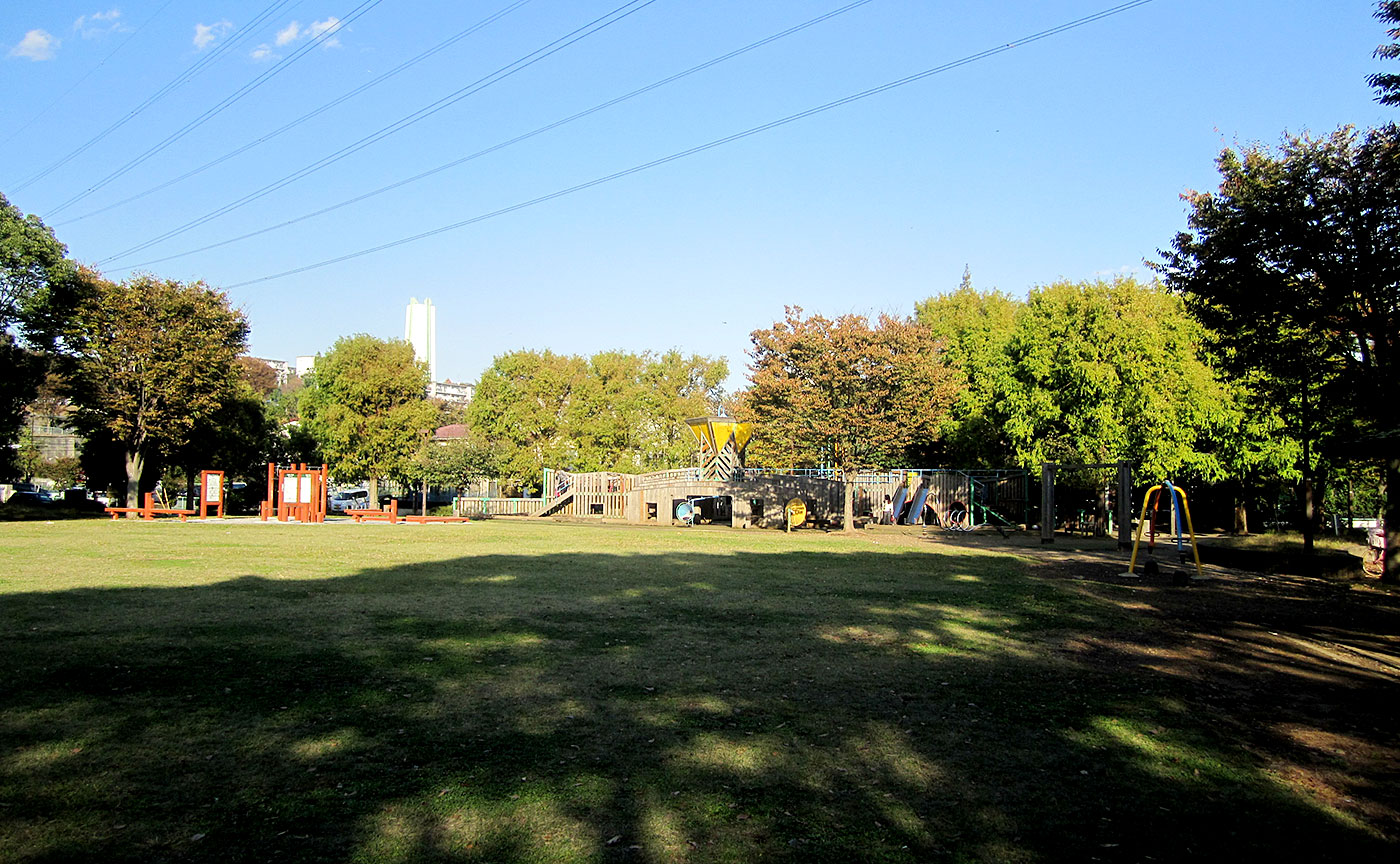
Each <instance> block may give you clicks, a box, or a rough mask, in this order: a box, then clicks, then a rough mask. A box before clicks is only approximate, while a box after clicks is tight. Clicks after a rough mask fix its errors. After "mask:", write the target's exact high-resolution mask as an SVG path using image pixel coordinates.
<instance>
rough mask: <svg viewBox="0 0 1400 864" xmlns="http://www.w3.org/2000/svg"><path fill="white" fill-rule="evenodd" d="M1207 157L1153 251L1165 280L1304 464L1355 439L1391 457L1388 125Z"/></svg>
mask: <svg viewBox="0 0 1400 864" xmlns="http://www.w3.org/2000/svg"><path fill="white" fill-rule="evenodd" d="M1217 165H1218V167H1219V170H1220V175H1221V183H1220V188H1219V190H1218V191H1216V192H1193V193H1190V194H1188V195H1187V196H1186V200H1187V203H1188V205H1189V212H1188V217H1187V224H1188V229H1187V230H1186V231H1183V232H1181V233H1179V234H1177V236H1176V238H1175V239H1174V240H1173V243H1172V248H1171V249H1170V250H1168V251H1166V252H1163V253H1162V258H1163V260H1162V263H1161V264H1160V265H1158V266H1159V269H1160V270H1161V272H1162V273H1163V276H1164V278H1165V279H1166V282H1167V285H1168V286H1170V287H1171V288H1172V290H1174V291H1177V292H1179V293H1180V294H1181V295H1182V296H1183V297H1184V298H1185V299H1186V302H1187V304H1188V307H1189V308H1190V309H1191V310H1192V311H1193V312H1194V313H1195V314H1196V315H1197V316H1198V317H1199V318H1200V319H1201V320H1202V321H1203V322H1204V323H1205V324H1206V325H1207V326H1208V327H1210V328H1211V329H1212V330H1213V331H1215V333H1217V334H1218V336H1219V342H1218V347H1219V351H1218V354H1219V356H1220V357H1221V359H1222V362H1224V363H1226V364H1228V365H1229V366H1230V367H1231V368H1233V369H1234V370H1236V371H1237V372H1238V373H1240V374H1244V373H1249V374H1252V375H1253V376H1254V378H1255V383H1256V386H1257V387H1258V388H1259V391H1260V393H1261V394H1262V395H1263V396H1264V397H1265V398H1267V399H1268V400H1269V401H1270V402H1271V403H1272V404H1275V405H1278V406H1280V407H1281V408H1282V410H1283V411H1284V414H1285V416H1286V417H1287V419H1288V421H1289V424H1288V432H1289V434H1290V435H1291V436H1292V437H1294V438H1295V440H1297V441H1299V442H1300V443H1301V444H1302V446H1303V447H1304V448H1305V458H1304V459H1303V469H1304V471H1305V472H1307V477H1310V476H1311V473H1310V472H1311V471H1312V468H1313V466H1314V464H1315V462H1316V456H1317V453H1318V451H1319V450H1322V451H1326V450H1328V449H1331V450H1333V451H1334V452H1335V451H1337V450H1338V449H1345V450H1347V451H1349V452H1351V453H1359V452H1362V451H1361V450H1359V449H1358V448H1359V447H1361V446H1363V445H1362V442H1364V441H1366V440H1370V441H1371V442H1372V445H1371V452H1372V453H1373V455H1377V456H1381V455H1384V456H1386V457H1387V458H1390V459H1391V460H1392V464H1394V457H1395V450H1396V435H1397V426H1400V424H1397V412H1400V394H1398V393H1397V388H1400V383H1397V381H1396V375H1397V369H1396V350H1397V348H1400V344H1397V343H1400V128H1397V127H1396V126H1394V125H1393V124H1391V125H1387V126H1383V127H1380V128H1377V129H1371V130H1368V131H1366V132H1365V133H1361V132H1358V131H1357V130H1356V129H1354V128H1352V127H1343V128H1341V129H1338V130H1337V131H1335V132H1333V133H1331V134H1329V135H1326V136H1322V137H1316V138H1315V137H1312V136H1308V135H1300V136H1286V137H1285V138H1284V140H1283V142H1282V143H1281V145H1280V146H1279V147H1278V148H1277V149H1276V150H1271V149H1268V148H1265V147H1263V146H1259V145H1256V146H1252V147H1247V148H1243V149H1242V150H1240V151H1238V152H1237V151H1235V150H1233V149H1226V150H1225V151H1223V152H1222V153H1221V154H1220V157H1219V159H1218V160H1217ZM1387 442H1388V443H1387ZM1382 451H1384V452H1382ZM1390 488H1391V489H1392V490H1394V489H1395V488H1396V486H1395V485H1394V484H1392V485H1390ZM1397 499H1400V496H1397V495H1395V494H1394V493H1393V492H1392V494H1391V495H1390V500H1391V502H1392V503H1391V505H1390V508H1391V509H1390V514H1389V518H1388V520H1387V521H1388V524H1389V526H1390V530H1391V531H1395V530H1397V528H1400V510H1398V509H1397V508H1396V506H1395V502H1396V501H1397ZM1304 501H1305V506H1310V504H1311V484H1310V483H1309V482H1308V481H1307V479H1306V478H1305V490H1304ZM1307 515H1308V517H1309V518H1305V520H1304V524H1305V527H1306V528H1308V529H1310V528H1311V525H1312V521H1313V520H1312V519H1311V518H1310V517H1311V513H1309V514H1307ZM1306 536H1307V538H1308V539H1309V540H1310V539H1311V535H1310V534H1308V535H1306ZM1396 545H1397V544H1396V543H1395V542H1392V544H1391V553H1390V554H1391V556H1392V557H1393V555H1394V554H1395V553H1400V550H1397V549H1395V546H1396ZM1388 560H1389V559H1388ZM1394 566H1396V565H1395V563H1394V561H1391V563H1390V564H1389V565H1388V570H1387V572H1388V574H1393V573H1394V571H1393V570H1391V569H1390V568H1391V567H1394ZM1389 578H1397V577H1395V576H1393V575H1392V576H1390V577H1389Z"/></svg>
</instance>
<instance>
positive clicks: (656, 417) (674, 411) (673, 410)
mask: <svg viewBox="0 0 1400 864" xmlns="http://www.w3.org/2000/svg"><path fill="white" fill-rule="evenodd" d="M728 377H729V364H728V363H727V362H725V360H724V359H723V358H713V357H705V356H703V355H699V354H690V355H686V354H682V353H681V352H679V351H674V350H672V351H667V352H666V353H664V354H661V355H659V356H649V357H648V362H647V364H646V365H645V366H644V367H643V369H642V380H641V386H642V387H643V389H644V391H645V392H646V393H648V394H651V396H652V398H653V400H654V405H653V408H652V413H651V415H650V416H648V417H646V418H644V419H643V420H642V424H643V426H642V429H641V436H640V441H641V448H642V450H643V453H644V456H643V462H644V464H645V466H646V470H649V471H656V470H666V469H669V468H675V467H677V466H681V465H685V464H687V463H688V461H689V459H690V456H691V454H692V453H693V452H694V451H695V436H694V435H693V434H691V431H690V427H688V426H687V425H686V423H685V421H686V420H687V419H689V418H691V417H703V416H705V415H707V414H714V413H717V412H720V411H721V408H722V406H723V404H724V401H725V393H724V389H723V385H724V380H725V379H726V378H728Z"/></svg>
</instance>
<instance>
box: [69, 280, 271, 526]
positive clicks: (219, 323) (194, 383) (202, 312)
mask: <svg viewBox="0 0 1400 864" xmlns="http://www.w3.org/2000/svg"><path fill="white" fill-rule="evenodd" d="M247 338H248V324H247V322H246V321H245V320H244V318H243V314H242V313H241V312H238V311H237V310H235V309H231V308H230V307H229V305H228V298H227V297H225V296H224V295H223V294H222V293H220V292H218V291H214V290H213V289H211V288H209V287H208V286H207V285H205V284H204V283H203V282H194V283H189V284H186V283H182V282H176V281H173V280H166V279H157V278H156V277H154V276H147V275H142V276H137V277H134V278H132V279H130V280H128V281H125V282H120V283H117V282H108V281H105V280H100V279H96V280H94V282H93V290H92V293H91V296H89V297H87V298H86V299H85V300H84V301H83V302H82V303H81V304H80V305H79V307H78V309H77V312H76V314H75V316H74V318H73V321H72V323H71V324H70V325H69V326H68V328H67V332H66V334H65V339H64V341H65V344H66V345H67V348H68V350H69V351H70V352H71V356H70V360H71V367H70V369H69V370H68V374H67V376H66V379H65V387H66V393H67V395H68V396H69V398H70V399H71V400H72V402H73V411H72V413H71V414H70V415H69V416H70V417H71V419H72V422H73V425H74V426H75V427H76V428H77V429H78V430H79V431H81V432H83V433H84V434H85V435H87V436H89V437H93V438H97V439H100V440H106V441H110V442H111V443H112V444H114V445H116V446H117V447H119V448H120V449H121V450H122V451H123V453H124V456H125V464H126V500H127V503H128V505H133V506H134V505H135V504H136V503H138V502H139V498H140V491H141V490H140V483H141V477H142V474H143V472H144V470H145V467H146V463H147V462H148V461H149V460H152V459H158V458H163V457H166V456H168V455H169V454H172V453H173V452H175V451H176V450H178V449H179V448H180V447H182V446H184V445H185V444H186V443H188V441H189V439H190V435H191V433H192V432H193V431H194V430H195V429H197V428H198V427H199V425H200V424H201V423H203V422H204V421H206V420H207V419H209V418H210V417H212V416H213V415H214V414H215V413H216V412H217V411H218V410H219V409H220V407H221V406H222V405H223V404H224V402H225V401H226V400H227V399H228V398H229V397H230V394H231V393H232V388H233V385H234V383H235V382H236V380H237V372H236V369H237V367H236V366H235V364H234V359H235V358H236V357H237V356H238V355H239V353H241V352H242V351H243V349H244V347H245V345H246V342H247Z"/></svg>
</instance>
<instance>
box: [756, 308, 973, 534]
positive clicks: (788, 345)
mask: <svg viewBox="0 0 1400 864" xmlns="http://www.w3.org/2000/svg"><path fill="white" fill-rule="evenodd" d="M751 338H752V340H753V347H752V348H751V349H750V350H749V357H750V358H751V363H750V366H749V388H748V390H747V391H746V393H745V394H744V398H743V413H744V416H745V419H750V418H752V419H756V420H758V421H759V422H760V423H761V424H762V425H761V426H760V427H759V428H758V429H757V430H756V432H755V436H754V439H753V441H752V442H751V443H750V445H749V446H750V452H751V453H752V454H753V455H754V456H756V457H758V458H760V459H764V460H765V461H769V462H770V464H776V465H783V464H786V465H828V466H831V467H834V468H838V469H840V470H841V471H842V472H843V474H844V475H845V476H846V477H847V481H848V482H847V486H848V489H847V493H846V499H847V501H848V502H849V501H850V499H851V493H852V490H853V488H854V487H853V484H852V483H851V482H850V481H851V477H852V476H853V475H854V473H855V472H856V471H858V470H860V469H862V468H867V467H874V466H878V465H889V464H891V463H897V462H900V461H902V460H903V456H904V454H905V453H906V452H907V450H908V449H909V448H910V447H916V446H919V445H921V444H926V443H928V442H931V441H934V440H936V439H937V437H938V434H939V430H940V428H941V427H942V425H943V423H944V421H945V419H946V417H947V415H948V410H949V407H950V406H951V405H952V403H953V400H954V399H955V398H956V394H957V388H958V385H959V381H960V376H959V375H958V374H957V373H956V372H955V371H954V370H952V369H950V368H949V367H948V366H947V365H946V364H945V363H944V362H943V360H942V354H943V348H942V343H941V342H940V341H939V339H938V338H937V337H936V336H935V335H934V333H933V331H931V330H930V329H929V328H927V327H924V326H923V325H921V324H918V323H917V322H914V321H911V320H908V319H904V318H897V317H894V316H890V315H881V316H880V317H879V318H878V319H877V320H876V322H875V323H874V324H873V325H872V324H871V323H870V321H869V320H868V319H866V318H865V317H863V316H860V315H842V316H840V317H839V318H835V319H831V318H825V317H823V316H821V315H812V316H808V317H803V314H802V309H801V308H800V307H796V306H789V307H787V310H786V316H785V317H784V319H783V320H782V321H779V322H776V323H775V324H774V325H773V326H772V327H771V328H768V329H764V330H755V331H754V332H753V334H752V337H751ZM845 511H846V525H847V527H850V525H851V521H850V516H851V512H852V508H851V507H850V506H847V507H846V508H845Z"/></svg>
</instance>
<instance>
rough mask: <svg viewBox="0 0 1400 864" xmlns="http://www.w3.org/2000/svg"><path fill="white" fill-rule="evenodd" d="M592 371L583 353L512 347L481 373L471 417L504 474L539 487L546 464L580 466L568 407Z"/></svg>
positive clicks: (471, 423)
mask: <svg viewBox="0 0 1400 864" xmlns="http://www.w3.org/2000/svg"><path fill="white" fill-rule="evenodd" d="M587 376H588V364H587V362H586V361H585V360H583V358H581V357H573V356H565V355H561V354H555V353H554V352H553V351H512V352H510V353H508V354H502V355H501V356H499V357H497V358H495V360H493V361H492V362H491V367H490V368H489V369H487V370H486V371H485V372H484V373H482V375H481V380H480V381H479V382H477V385H476V392H475V393H474V394H473V396H472V401H471V404H470V405H468V406H467V422H468V424H469V425H470V426H471V428H472V429H473V430H474V431H475V432H477V433H478V434H479V435H480V436H481V438H482V440H483V441H485V442H486V445H487V446H488V447H490V449H491V452H492V453H493V454H494V455H495V459H496V465H497V467H498V469H499V470H500V472H501V477H502V479H508V480H514V481H517V482H519V483H520V484H522V485H524V486H526V487H529V488H536V489H537V488H539V484H540V483H541V482H542V472H543V470H544V469H545V468H566V469H572V470H580V462H579V459H578V455H579V453H578V451H579V447H578V443H577V442H576V441H574V440H573V439H572V438H571V437H570V436H569V422H568V421H569V411H570V406H571V405H572V402H573V399H574V397H575V391H576V390H578V389H580V388H581V387H582V386H583V384H584V380H585V379H586V378H587Z"/></svg>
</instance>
